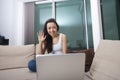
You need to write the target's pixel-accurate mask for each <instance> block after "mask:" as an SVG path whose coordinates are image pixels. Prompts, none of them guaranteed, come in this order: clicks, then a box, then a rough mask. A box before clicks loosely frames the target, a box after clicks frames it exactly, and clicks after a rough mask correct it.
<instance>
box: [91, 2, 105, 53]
mask: <svg viewBox="0 0 120 80" xmlns="http://www.w3.org/2000/svg"><path fill="white" fill-rule="evenodd" d="M90 2H91V15H92V31H93V43H94V51H96V50H97V48H98V45H99V42H100V40H101V39H103V35H102V33H103V32H102V23H101V12H100V0H90Z"/></svg>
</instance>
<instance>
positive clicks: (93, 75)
mask: <svg viewBox="0 0 120 80" xmlns="http://www.w3.org/2000/svg"><path fill="white" fill-rule="evenodd" d="M84 80H120V40H101V41H100V44H99V46H98V48H97V50H96V52H95V55H94V58H93V62H92V65H91V68H90V71H89V72H87V73H86V74H85V79H84Z"/></svg>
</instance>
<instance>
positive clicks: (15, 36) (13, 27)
mask: <svg viewBox="0 0 120 80" xmlns="http://www.w3.org/2000/svg"><path fill="white" fill-rule="evenodd" d="M20 9H21V6H20V4H19V3H18V1H17V0H0V35H2V36H5V38H6V39H9V45H22V44H23V42H22V39H23V38H22V34H21V31H23V30H22V26H18V24H21V23H22V21H20V20H21V19H20V17H21V16H22V15H21V16H18V13H19V10H20ZM21 14H22V13H21ZM18 20H19V21H18Z"/></svg>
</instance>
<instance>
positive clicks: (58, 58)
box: [36, 53, 85, 80]
mask: <svg viewBox="0 0 120 80" xmlns="http://www.w3.org/2000/svg"><path fill="white" fill-rule="evenodd" d="M36 65H37V80H82V79H83V78H84V72H85V54H84V53H70V54H61V55H39V56H36Z"/></svg>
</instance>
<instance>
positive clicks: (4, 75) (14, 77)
mask: <svg viewBox="0 0 120 80" xmlns="http://www.w3.org/2000/svg"><path fill="white" fill-rule="evenodd" d="M34 54H35V46H34V44H30V45H23V46H7V45H6V46H3V45H0V80H36V73H35V72H31V71H30V70H29V69H28V62H29V61H30V60H32V59H34Z"/></svg>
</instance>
